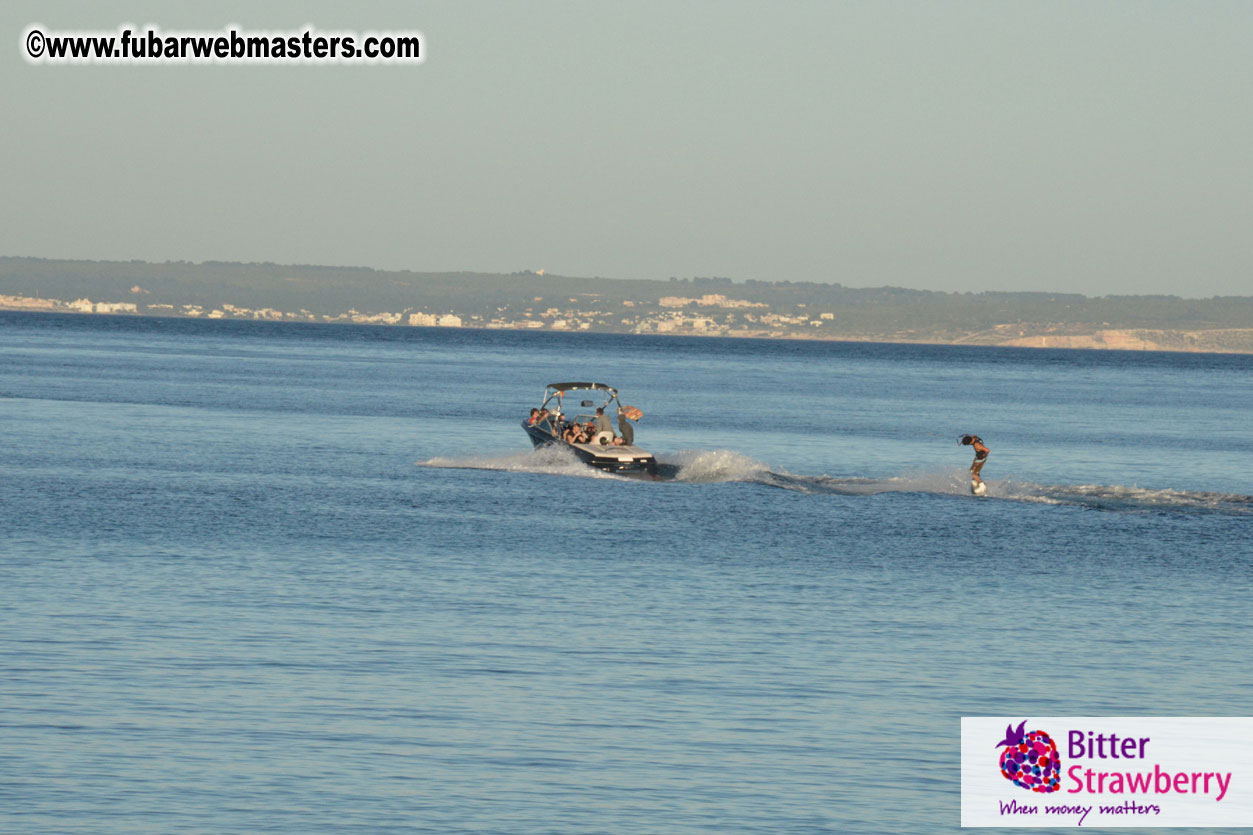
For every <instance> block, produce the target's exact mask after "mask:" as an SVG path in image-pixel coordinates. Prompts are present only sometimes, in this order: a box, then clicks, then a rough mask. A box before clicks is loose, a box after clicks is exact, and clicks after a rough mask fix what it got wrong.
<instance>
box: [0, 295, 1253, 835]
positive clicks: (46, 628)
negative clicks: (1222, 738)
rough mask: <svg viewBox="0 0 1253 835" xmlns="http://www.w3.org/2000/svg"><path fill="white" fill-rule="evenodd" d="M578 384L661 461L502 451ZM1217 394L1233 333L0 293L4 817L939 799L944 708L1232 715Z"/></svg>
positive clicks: (93, 823)
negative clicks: (350, 313) (902, 334)
mask: <svg viewBox="0 0 1253 835" xmlns="http://www.w3.org/2000/svg"><path fill="white" fill-rule="evenodd" d="M588 378H590V379H597V380H601V379H603V380H604V381H606V382H609V383H612V384H614V385H617V386H618V387H619V388H620V389H621V391H622V394H623V399H624V400H625V401H626V402H628V403H631V404H634V405H637V406H639V407H640V408H641V409H643V411H644V413H645V417H644V419H643V420H642V421H641V422H640V423H639V425H638V427H637V430H636V441H637V443H638V444H639V445H641V446H644V447H645V448H648V449H651V450H653V451H655V452H657V453H658V455H659V457H661V458H662V459H663V460H664V461H665V462H667V463H668V464H669V467H668V472H670V473H672V475H673V477H672V478H670V479H668V480H665V481H661V482H652V483H650V482H641V481H633V480H627V479H621V478H615V477H610V476H606V475H604V474H599V473H596V472H593V471H589V470H586V469H585V468H583V467H582V466H581V465H579V464H577V463H576V462H574V461H571V460H568V459H566V458H564V457H562V456H561V455H560V454H554V453H551V452H550V453H534V452H531V451H530V450H529V448H528V447H529V444H528V442H527V440H526V438H525V436H524V435H523V433H522V431H521V429H520V428H519V427H518V421H519V420H520V419H521V418H522V417H523V416H525V414H526V411H527V410H528V409H529V408H530V407H531V406H533V405H538V400H539V396H540V393H541V392H542V390H543V386H544V384H545V383H547V382H550V381H552V380H557V379H588ZM1251 405H1253V358H1250V357H1238V356H1192V355H1169V354H1152V353H1149V354H1141V353H1122V352H1078V351H1076V352H1053V351H1042V350H1000V349H987V348H965V349H963V348H941V347H922V346H887V345H858V344H820V343H798V342H766V341H732V340H699V339H683V338H674V339H669V338H659V337H654V338H641V337H612V336H594V335H581V336H573V335H570V336H564V335H559V334H522V333H502V332H473V331H447V330H440V331H429V330H418V329H371V328H355V327H330V326H326V327H317V326H298V325H285V326H278V325H264V324H250V323H229V322H192V321H174V320H164V321H163V320H147V319H130V318H110V317H58V316H41V315H34V314H0V427H2V428H3V438H2V440H0V604H2V605H0V627H2V630H3V632H2V634H3V642H2V643H0V830H3V831H5V832H23V833H25V832H40V833H43V832H76V833H77V832H105V833H115V832H116V833H135V832H154V833H156V832H160V833H175V832H280V833H308V832H371V833H373V832H439V833H445V832H475V833H488V832H500V833H531V832H562V833H590V832H608V833H626V832H630V833H649V832H659V833H669V832H717V833H724V832H731V833H736V832H847V831H868V832H869V831H914V832H934V831H946V830H952V829H956V828H957V824H958V801H959V795H958V790H959V778H958V769H957V761H958V756H959V748H958V739H959V728H958V717H960V716H962V715H963V714H965V715H977V714H1004V713H1013V714H1015V715H1019V714H1021V715H1022V716H1023V717H1029V716H1031V715H1033V714H1036V715H1082V714H1098V715H1101V714H1118V713H1131V714H1147V715H1172V714H1178V715H1247V714H1248V713H1249V712H1250V705H1251V704H1253V672H1251V670H1253V667H1251V665H1250V661H1251V660H1253V658H1251V657H1250V656H1251V655H1253V650H1251V649H1250V647H1253V635H1251V634H1250V628H1249V623H1250V614H1251V609H1253V605H1251V604H1250V599H1251V598H1250V593H1251V592H1253V588H1251V585H1253V583H1251V579H1250V578H1251V576H1253V575H1251V573H1250V570H1251V569H1253V536H1251V534H1253V496H1250V494H1253V477H1251V475H1250V474H1251V473H1253V432H1251V431H1250V422H1249V412H1250V406H1251ZM967 431H970V432H977V433H978V434H980V435H982V436H983V438H984V439H985V440H986V442H987V444H988V445H989V446H990V447H991V449H992V454H991V457H990V458H989V462H988V464H987V466H986V468H985V470H984V476H985V478H986V479H987V480H988V482H989V485H990V490H989V495H988V496H987V497H985V498H979V499H977V498H974V497H972V496H970V495H969V491H968V481H967V479H966V476H965V468H966V467H967V466H968V465H969V463H970V458H971V455H970V451H969V449H968V448H962V447H959V446H957V444H956V443H955V442H954V438H955V437H956V436H957V435H958V434H960V433H962V432H967ZM923 734H925V735H926V736H925V737H924V736H921V735H923ZM920 739H927V740H928V742H927V744H926V745H925V746H923V747H920V746H919V740H920Z"/></svg>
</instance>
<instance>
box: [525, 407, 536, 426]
mask: <svg viewBox="0 0 1253 835" xmlns="http://www.w3.org/2000/svg"><path fill="white" fill-rule="evenodd" d="M537 420H539V409H532V410H531V417H530V418H528V419H527V422H526V425H527V426H534V425H535V422H536V421H537Z"/></svg>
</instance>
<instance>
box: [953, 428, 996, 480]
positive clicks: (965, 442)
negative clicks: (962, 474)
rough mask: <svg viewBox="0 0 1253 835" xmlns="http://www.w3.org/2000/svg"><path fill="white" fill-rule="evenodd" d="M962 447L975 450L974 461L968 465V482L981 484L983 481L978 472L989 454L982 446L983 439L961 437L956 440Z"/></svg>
mask: <svg viewBox="0 0 1253 835" xmlns="http://www.w3.org/2000/svg"><path fill="white" fill-rule="evenodd" d="M957 442H958V443H959V444H961V445H962V446H972V447H974V448H975V460H974V463H972V464H971V465H970V480H971V481H973V482H974V483H975V484H982V483H983V479H982V478H980V477H979V471H980V470H982V469H983V464H984V462H985V461H987V460H988V453H989V452H991V450H989V449H988V448H987V447H986V446H984V445H983V439H982V438H980V437H979V436H978V435H962V436H961V437H960V438H958V439H957Z"/></svg>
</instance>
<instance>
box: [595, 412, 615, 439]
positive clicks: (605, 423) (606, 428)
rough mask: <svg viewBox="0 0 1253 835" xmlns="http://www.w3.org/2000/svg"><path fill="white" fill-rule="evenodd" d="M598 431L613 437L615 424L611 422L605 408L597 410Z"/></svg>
mask: <svg viewBox="0 0 1253 835" xmlns="http://www.w3.org/2000/svg"><path fill="white" fill-rule="evenodd" d="M596 431H597V432H598V433H599V432H608V433H609V435H610V437H613V424H612V423H610V422H609V416H608V415H606V414H605V410H604V408H603V407H602V408H599V409H597V410H596Z"/></svg>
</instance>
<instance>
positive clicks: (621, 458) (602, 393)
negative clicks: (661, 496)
mask: <svg viewBox="0 0 1253 835" xmlns="http://www.w3.org/2000/svg"><path fill="white" fill-rule="evenodd" d="M571 392H577V393H580V394H582V397H586V398H588V399H582V397H580V398H578V407H577V409H578V411H576V410H575V407H574V405H573V404H574V402H575V400H576V397H575V396H571ZM567 396H570V400H569V401H566V400H565V398H566V397H567ZM566 402H569V403H570V404H571V411H573V412H575V413H574V414H567V413H566V411H565V404H566ZM597 407H599V408H601V409H603V410H604V414H606V415H615V416H617V419H618V426H619V428H620V429H621V428H622V427H623V426H629V424H626V422H625V420H624V418H629V419H631V420H639V418H640V417H642V416H643V413H642V412H641V411H640V410H639V409H637V408H635V407H634V406H624V405H622V402H621V401H620V400H618V390H617V389H615V388H613V387H612V386H607V385H605V384H604V383H549V384H548V385H547V386H546V387H545V388H544V399H543V401H542V402H541V403H540V406H539V408H540V413H541V414H543V410H544V409H547V410H548V416H547V417H545V418H543V419H541V420H537V421H536V422H534V423H532V422H531V421H530V420H524V421H522V428H523V430H525V431H526V434H527V437H528V438H530V439H531V443H532V444H533V445H534V446H535V447H536V448H539V447H542V446H555V447H561V448H563V449H568V450H570V451H571V452H573V453H574V454H575V455H576V456H578V459H579V460H580V461H582V462H583V463H585V464H590V465H591V466H593V467H596V468H598V469H601V470H605V471H607V472H611V473H626V474H632V473H640V474H645V475H650V476H655V475H657V459H656V458H654V457H653V454H652V453H651V452H648V451H647V450H643V449H640V448H639V447H637V446H635V444H634V443H629V444H628V443H624V442H623V441H624V440H626V439H624V438H622V437H620V436H616V435H615V434H614V433H613V432H600V433H597V434H596V435H595V436H594V437H592V438H591V440H590V442H588V443H571V442H569V441H565V440H563V439H562V434H563V433H564V432H565V430H566V429H567V428H569V427H570V426H571V425H573V424H576V423H577V424H579V425H586V424H587V423H588V422H589V421H595V419H596V415H595V410H596V408H597ZM611 407H612V408H611ZM633 436H634V431H633V430H632V431H631V432H630V437H631V440H634V437H633Z"/></svg>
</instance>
